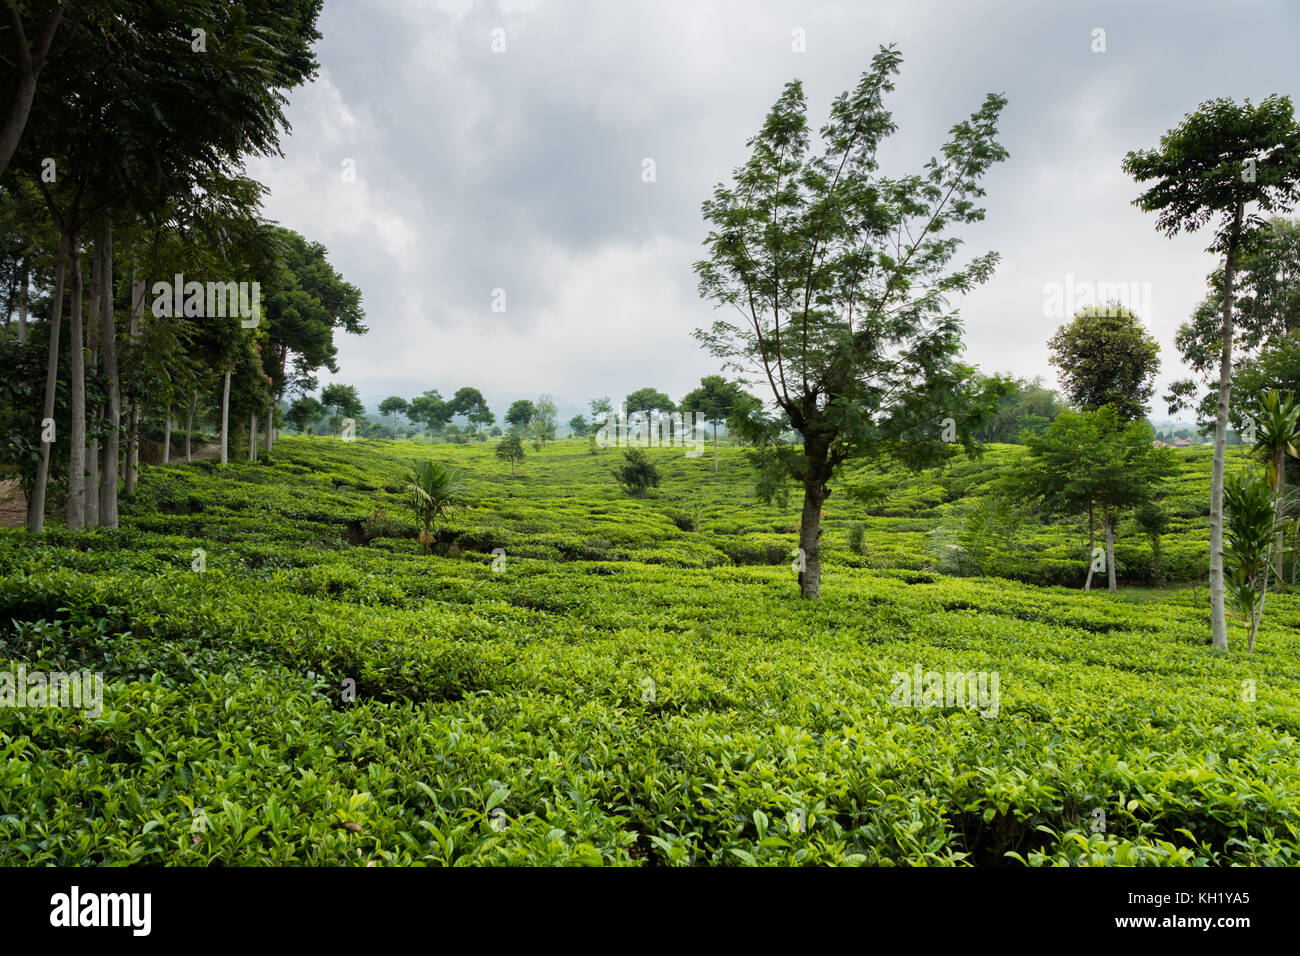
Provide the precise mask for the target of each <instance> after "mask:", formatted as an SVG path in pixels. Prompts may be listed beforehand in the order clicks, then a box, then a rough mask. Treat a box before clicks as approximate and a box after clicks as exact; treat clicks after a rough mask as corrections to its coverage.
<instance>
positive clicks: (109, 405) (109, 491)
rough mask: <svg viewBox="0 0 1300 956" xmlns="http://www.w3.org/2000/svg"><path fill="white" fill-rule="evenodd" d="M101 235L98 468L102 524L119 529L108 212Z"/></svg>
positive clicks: (118, 419)
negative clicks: (102, 392) (103, 390)
mask: <svg viewBox="0 0 1300 956" xmlns="http://www.w3.org/2000/svg"><path fill="white" fill-rule="evenodd" d="M101 235H102V237H103V238H102V242H103V251H102V253H101V255H103V257H104V258H103V263H102V269H103V275H102V276H101V277H100V281H101V283H102V286H103V291H102V292H101V293H100V295H101V301H100V311H101V315H100V318H101V323H100V330H99V347H100V350H101V355H102V357H103V370H104V381H105V384H106V387H107V388H108V395H107V401H106V402H105V405H106V408H105V415H104V424H105V434H104V449H103V453H102V457H101V463H100V467H99V523H100V524H101V525H102V526H103V527H105V528H116V527H117V467H118V458H119V451H120V445H121V442H122V388H121V381H120V379H119V377H118V370H117V321H116V320H117V316H116V312H115V310H114V308H113V221H112V218H111V217H110V216H109V214H108V212H107V210H106V211H105V213H104V226H103V232H102V233H101Z"/></svg>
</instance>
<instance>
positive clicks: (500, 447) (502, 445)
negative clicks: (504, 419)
mask: <svg viewBox="0 0 1300 956" xmlns="http://www.w3.org/2000/svg"><path fill="white" fill-rule="evenodd" d="M497 457H498V458H500V459H501V460H502V461H508V462H510V474H512V475H513V474H514V473H515V465H517V464H519V463H520V462H521V461H523V460H524V443H523V442H521V441H520V440H519V433H518V432H507V433H506V436H505V437H504V438H502V439H501V441H499V442H498V443H497Z"/></svg>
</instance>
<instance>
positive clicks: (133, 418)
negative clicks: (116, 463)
mask: <svg viewBox="0 0 1300 956" xmlns="http://www.w3.org/2000/svg"><path fill="white" fill-rule="evenodd" d="M139 480H140V400H139V399H138V398H134V397H133V398H132V399H131V410H130V412H128V413H127V426H126V486H125V487H124V488H123V489H122V492H123V494H125V495H126V496H127V497H128V498H129V497H131V495H133V494H135V483H136V482H137V481H139Z"/></svg>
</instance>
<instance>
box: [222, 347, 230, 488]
mask: <svg viewBox="0 0 1300 956" xmlns="http://www.w3.org/2000/svg"><path fill="white" fill-rule="evenodd" d="M229 442H230V369H226V375H225V378H223V379H222V383H221V463H222V464H223V465H224V464H226V463H227V462H228V461H229V460H230V457H229V455H228V451H229V448H230V445H229Z"/></svg>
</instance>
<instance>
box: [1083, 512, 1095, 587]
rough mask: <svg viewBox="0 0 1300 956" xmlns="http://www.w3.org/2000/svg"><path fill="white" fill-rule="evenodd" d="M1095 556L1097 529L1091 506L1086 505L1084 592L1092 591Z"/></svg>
mask: <svg viewBox="0 0 1300 956" xmlns="http://www.w3.org/2000/svg"><path fill="white" fill-rule="evenodd" d="M1096 554H1097V529H1096V526H1095V525H1094V524H1093V517H1092V505H1091V504H1089V505H1088V577H1087V579H1086V580H1085V581H1084V582H1083V589H1084V590H1085V591H1091V590H1092V569H1093V565H1094V564H1096V562H1097V558H1096Z"/></svg>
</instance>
